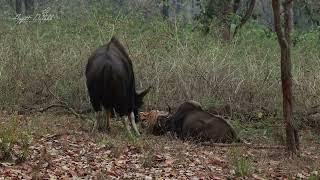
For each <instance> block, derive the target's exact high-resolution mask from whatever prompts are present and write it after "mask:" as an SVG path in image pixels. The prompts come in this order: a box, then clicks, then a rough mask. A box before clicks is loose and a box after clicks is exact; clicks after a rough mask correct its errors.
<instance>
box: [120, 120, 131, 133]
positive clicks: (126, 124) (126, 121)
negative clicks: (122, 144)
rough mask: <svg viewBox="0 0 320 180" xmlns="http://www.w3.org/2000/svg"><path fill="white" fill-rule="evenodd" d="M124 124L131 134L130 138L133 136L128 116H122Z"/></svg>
mask: <svg viewBox="0 0 320 180" xmlns="http://www.w3.org/2000/svg"><path fill="white" fill-rule="evenodd" d="M122 122H123V124H124V126H125V127H126V130H127V132H128V133H129V135H130V136H132V134H131V131H130V125H129V120H128V117H127V116H122Z"/></svg>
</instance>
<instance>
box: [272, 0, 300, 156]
mask: <svg viewBox="0 0 320 180" xmlns="http://www.w3.org/2000/svg"><path fill="white" fill-rule="evenodd" d="M279 1H280V0H272V8H273V14H274V27H275V31H276V33H277V37H278V42H279V45H280V49H281V82H282V95H283V116H284V123H285V127H286V143H287V150H288V151H289V152H290V153H291V154H298V153H299V137H298V131H297V129H296V128H295V127H294V125H293V122H292V112H293V95H292V75H291V66H292V64H291V52H290V51H291V49H290V47H291V40H290V33H291V30H292V28H293V23H292V0H285V3H284V4H283V5H284V10H285V18H284V20H285V23H284V25H285V28H284V29H285V30H284V31H283V30H282V27H281V17H280V2H279Z"/></svg>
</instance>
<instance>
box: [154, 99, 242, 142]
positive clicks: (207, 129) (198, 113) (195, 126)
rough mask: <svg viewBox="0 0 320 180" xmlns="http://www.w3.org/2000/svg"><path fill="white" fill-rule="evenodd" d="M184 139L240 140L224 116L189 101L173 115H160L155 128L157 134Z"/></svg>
mask: <svg viewBox="0 0 320 180" xmlns="http://www.w3.org/2000/svg"><path fill="white" fill-rule="evenodd" d="M168 131H169V132H171V133H174V134H176V135H177V136H178V137H179V138H180V139H183V140H188V139H191V140H195V141H211V142H216V143H231V142H239V141H240V140H239V139H238V138H237V135H236V133H235V131H234V129H233V128H232V126H231V125H230V124H229V123H228V122H227V121H226V120H224V119H223V118H221V117H219V116H216V115H213V114H210V113H208V112H206V111H203V110H202V108H201V106H200V104H199V103H197V102H195V101H188V102H185V103H183V104H181V105H180V106H179V108H178V110H177V111H176V113H174V114H173V115H172V116H159V117H158V119H157V123H156V124H155V126H154V128H153V133H154V134H155V135H161V134H165V133H166V132H168Z"/></svg>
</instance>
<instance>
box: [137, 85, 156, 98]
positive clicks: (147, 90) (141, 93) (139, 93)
mask: <svg viewBox="0 0 320 180" xmlns="http://www.w3.org/2000/svg"><path fill="white" fill-rule="evenodd" d="M151 88H152V86H149V87H148V88H147V89H145V90H143V91H137V95H138V96H139V97H144V96H145V95H146V94H148V92H149V91H150V89H151Z"/></svg>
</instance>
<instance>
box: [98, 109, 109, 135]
mask: <svg viewBox="0 0 320 180" xmlns="http://www.w3.org/2000/svg"><path fill="white" fill-rule="evenodd" d="M96 119H97V128H98V131H100V132H104V131H106V130H107V126H106V122H105V119H104V117H103V111H98V112H96Z"/></svg>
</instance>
